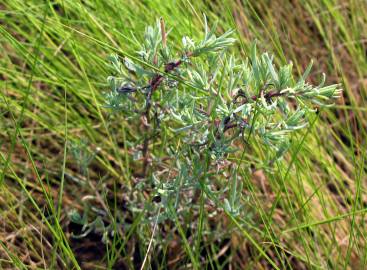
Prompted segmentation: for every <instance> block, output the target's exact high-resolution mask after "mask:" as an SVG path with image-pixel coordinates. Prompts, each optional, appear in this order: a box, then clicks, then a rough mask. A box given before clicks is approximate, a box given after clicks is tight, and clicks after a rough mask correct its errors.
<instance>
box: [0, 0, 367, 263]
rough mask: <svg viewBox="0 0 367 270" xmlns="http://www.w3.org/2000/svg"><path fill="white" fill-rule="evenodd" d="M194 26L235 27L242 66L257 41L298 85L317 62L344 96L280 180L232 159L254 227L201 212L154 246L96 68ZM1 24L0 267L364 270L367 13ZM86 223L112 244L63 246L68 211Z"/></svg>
mask: <svg viewBox="0 0 367 270" xmlns="http://www.w3.org/2000/svg"><path fill="white" fill-rule="evenodd" d="M202 13H205V14H206V15H207V16H208V18H209V20H210V21H211V22H213V21H215V20H218V22H219V26H220V29H221V30H226V29H228V28H234V29H236V30H237V32H236V35H237V37H238V39H239V40H240V41H241V42H239V43H238V45H237V48H236V50H238V53H240V54H242V55H243V56H244V57H245V56H246V55H247V52H248V48H249V44H250V43H251V41H252V40H254V39H257V40H258V44H259V47H260V50H269V51H271V52H272V53H274V54H275V56H276V59H277V60H278V61H279V62H282V63H284V62H287V61H292V62H293V63H294V66H295V67H296V70H297V71H298V72H299V73H301V72H302V70H304V69H305V67H306V65H307V64H308V62H309V61H310V59H314V60H315V65H314V67H315V68H314V70H313V73H312V80H314V82H317V81H318V80H319V79H320V77H321V73H322V72H325V73H326V74H328V75H329V76H328V82H329V83H332V82H342V84H343V88H344V98H343V99H342V100H340V101H339V102H338V104H337V105H336V106H335V108H332V109H328V110H323V111H322V112H321V114H320V115H319V117H318V118H317V120H316V122H315V124H314V125H311V126H310V128H309V129H307V130H306V131H304V132H301V133H300V134H299V136H296V137H295V138H294V144H293V146H292V148H291V149H290V152H289V154H288V155H287V157H286V159H285V161H284V162H283V163H282V166H281V167H279V168H278V169H277V170H274V171H273V172H271V173H270V172H265V171H264V170H262V169H261V168H255V169H254V170H252V171H250V170H248V168H249V167H250V165H251V163H254V162H255V164H256V160H257V159H261V157H262V156H263V155H264V153H263V152H262V149H261V148H260V147H259V148H258V149H257V148H256V147H255V149H254V151H253V153H251V156H248V157H247V158H246V159H245V160H246V161H243V162H241V170H240V177H241V179H242V180H243V182H244V190H243V192H244V194H246V196H247V198H248V200H247V202H244V205H245V207H246V209H248V215H246V216H243V217H240V218H234V217H231V216H228V215H227V214H225V213H224V212H221V211H214V210H213V208H212V206H211V204H210V202H207V203H205V204H201V205H199V209H196V208H193V209H191V210H190V215H189V216H188V217H186V218H183V219H182V218H180V219H177V222H175V223H172V224H170V223H166V224H159V225H158V226H157V227H156V229H155V233H154V235H153V237H152V234H153V230H154V225H155V222H154V221H155V219H154V217H153V218H152V222H147V221H148V219H147V218H146V215H145V213H144V212H140V211H138V210H139V209H142V208H143V205H142V202H143V201H144V198H145V199H148V198H149V197H150V196H151V194H150V193H149V191H146V190H145V191H143V192H142V193H141V194H137V193H139V192H137V191H136V190H135V188H134V187H135V186H136V184H137V179H136V177H134V169H135V167H136V164H135V162H134V161H133V158H132V155H131V153H130V152H129V149H128V146H127V145H126V144H124V142H125V141H126V140H128V139H129V138H131V137H133V136H134V132H135V131H136V129H137V128H138V127H135V126H133V125H129V123H128V122H127V121H125V120H124V119H123V118H122V117H116V116H111V115H109V113H108V112H107V111H106V110H105V109H104V108H102V107H101V104H102V103H103V99H102V93H103V91H106V90H107V85H106V77H107V76H108V75H109V74H110V73H111V70H110V68H109V66H108V64H107V61H106V58H107V56H108V55H109V54H110V53H112V52H117V53H119V54H120V55H123V54H124V53H133V52H134V50H135V49H136V43H135V41H134V39H132V35H133V34H137V35H140V33H142V32H143V30H144V27H145V26H146V24H149V23H150V24H151V23H153V22H154V20H155V19H156V18H159V17H161V16H162V17H164V18H165V21H166V23H167V25H169V26H171V27H173V30H172V32H171V34H170V38H171V40H174V41H177V44H178V43H179V38H180V37H181V36H182V35H184V34H189V35H191V36H194V37H195V36H198V35H200V33H201V32H202V28H203V26H202V23H203V22H202ZM0 22H1V25H0V33H1V35H0V63H1V64H0V78H1V80H0V88H1V91H0V93H1V102H0V113H1V114H0V115H1V121H0V125H1V126H0V165H1V171H0V172H1V173H0V225H1V226H0V269H3V268H4V269H15V268H16V269H111V268H112V269H125V268H127V269H134V268H139V267H140V266H141V264H142V262H143V260H144V258H145V257H146V258H147V263H146V268H147V269H149V267H148V265H151V268H152V269H166V268H169V269H171V268H172V269H186V268H200V269H203V268H209V269H212V268H215V269H267V268H269V269H272V268H279V269H366V268H367V245H366V244H367V241H366V237H367V229H366V228H367V225H366V221H367V217H366V212H367V193H366V189H367V178H366V170H367V166H366V161H365V158H366V143H367V141H366V138H367V137H366V131H365V130H366V123H367V121H366V116H367V113H366V111H367V107H366V94H367V91H366V90H367V61H366V60H367V59H366V54H367V48H366V43H367V34H366V33H367V3H366V1H364V0H344V1H336V0H322V1H318V0H310V1H302V0H301V1H282V0H272V1H245V0H243V1H240V0H233V1H229V0H224V1H192V2H189V1H184V0H182V1H158V0H157V1H155V0H151V1H136V0H134V1H133V0H124V1H118V0H104V1H102V0H99V1H91V0H85V1H79V0H63V1H40V0H38V1H36V0H33V1H31V0H30V1H22V0H3V1H2V2H1V3H0ZM81 140H82V141H84V142H85V143H84V144H83V143H80V141H81ZM73 152H74V154H77V155H79V163H77V162H76V161H75V159H74V158H73V155H72V154H73ZM90 153H95V156H94V158H93V161H92V162H91V163H90V164H89V160H88V158H89V156H90ZM83 162H84V163H83ZM232 162H234V163H238V162H240V161H239V159H236V156H234V157H233V159H232ZM80 168H81V169H82V170H80ZM223 184H224V183H223V182H222V183H221V182H219V183H218V185H223ZM142 198H143V199H142ZM135 203H136V205H134V204H135ZM132 206H133V207H132ZM134 209H135V210H134ZM87 210H88V211H89V213H90V214H89V218H91V217H96V216H102V217H103V223H104V226H105V227H107V226H110V227H109V228H110V229H111V230H112V231H115V233H114V234H113V235H111V234H110V233H109V232H107V234H108V235H109V236H108V239H109V241H107V244H106V243H105V242H103V241H102V240H101V239H102V236H103V235H102V234H103V232H105V231H106V229H105V230H99V229H98V228H100V227H98V226H95V229H94V230H93V231H92V232H91V233H90V234H88V235H87V236H85V237H82V238H75V237H72V235H73V234H77V233H78V232H80V231H81V226H80V225H78V224H77V223H75V222H72V219H70V213H71V211H74V217H75V216H76V214H75V213H76V212H75V211H77V212H78V213H79V214H80V215H82V214H83V213H85V212H86V211H87ZM100 213H103V214H100ZM96 224H97V223H96ZM151 240H152V246H151V249H150V252H148V253H147V249H148V245H149V242H150V241H151Z"/></svg>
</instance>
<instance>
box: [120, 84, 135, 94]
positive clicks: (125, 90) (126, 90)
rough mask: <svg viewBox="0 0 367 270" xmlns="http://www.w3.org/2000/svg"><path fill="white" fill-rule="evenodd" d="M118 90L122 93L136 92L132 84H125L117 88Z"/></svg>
mask: <svg viewBox="0 0 367 270" xmlns="http://www.w3.org/2000/svg"><path fill="white" fill-rule="evenodd" d="M117 92H119V93H122V94H127V93H133V92H136V88H135V87H132V86H130V85H123V86H121V87H120V88H119V89H117Z"/></svg>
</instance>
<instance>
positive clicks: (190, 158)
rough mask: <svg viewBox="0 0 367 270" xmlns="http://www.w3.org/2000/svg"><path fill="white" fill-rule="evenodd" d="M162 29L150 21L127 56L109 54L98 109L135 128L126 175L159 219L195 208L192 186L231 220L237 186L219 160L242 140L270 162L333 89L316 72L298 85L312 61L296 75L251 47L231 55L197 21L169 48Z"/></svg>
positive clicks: (229, 40)
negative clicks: (148, 189) (199, 31)
mask: <svg viewBox="0 0 367 270" xmlns="http://www.w3.org/2000/svg"><path fill="white" fill-rule="evenodd" d="M169 32H170V31H166V29H165V25H164V23H163V20H158V21H157V23H156V24H155V25H154V26H148V27H147V28H146V31H145V35H144V37H143V38H142V39H141V42H140V49H139V51H138V52H137V56H133V57H126V56H125V57H119V56H118V55H112V56H111V57H110V60H111V63H112V67H113V69H114V74H113V76H110V77H108V82H109V84H110V87H111V91H110V92H109V93H108V94H106V103H105V107H107V108H110V109H111V110H113V111H115V112H117V113H118V114H119V115H121V117H122V118H124V119H125V120H126V121H129V123H130V124H131V125H132V126H133V125H134V124H135V126H136V125H140V127H141V129H140V130H141V133H140V136H137V137H136V138H137V139H136V140H135V141H129V142H127V143H129V145H130V147H131V148H132V149H134V150H135V151H136V152H138V153H140V154H139V155H137V156H138V157H140V160H141V161H142V162H141V172H140V173H139V174H138V173H136V174H135V175H137V176H139V177H140V178H144V179H150V180H151V181H150V182H151V183H152V185H153V186H154V190H155V195H156V196H159V198H160V200H161V203H163V205H164V206H165V210H166V211H163V212H162V218H164V217H170V213H171V214H173V213H172V211H176V212H177V211H180V209H184V208H185V207H186V206H188V205H189V204H190V205H192V202H194V203H195V202H196V200H197V196H196V195H195V194H196V193H197V192H195V191H197V190H202V191H204V192H205V193H206V194H207V196H208V197H209V198H210V199H212V200H213V201H214V202H216V203H218V204H219V205H221V207H222V208H224V209H225V210H226V211H228V212H230V213H231V214H233V215H238V214H239V213H240V212H241V201H242V199H243V197H242V195H241V191H242V186H241V181H240V180H239V176H238V175H237V173H236V170H235V169H234V164H232V162H230V160H229V158H228V157H229V156H231V155H236V151H237V150H239V149H242V150H243V149H244V148H245V147H247V149H248V150H247V151H250V149H251V146H250V147H248V146H246V145H247V144H248V143H249V142H250V141H249V138H250V136H252V137H255V138H256V139H255V140H252V141H253V142H256V143H259V142H260V143H261V144H264V145H266V146H267V151H268V152H269V153H268V155H267V156H269V157H270V158H269V160H267V162H268V163H267V164H269V165H271V164H273V163H274V162H275V161H278V160H279V159H281V158H282V157H283V156H284V155H285V153H286V152H287V150H288V148H289V146H290V137H291V135H292V134H293V133H295V132H297V131H298V130H300V129H303V128H305V127H307V126H308V124H309V122H308V119H309V118H310V117H309V116H310V115H311V114H314V113H315V112H316V111H317V109H318V108H320V107H327V106H331V105H332V100H333V99H335V98H338V97H339V96H340V94H341V89H340V88H339V85H337V84H333V85H325V84H324V83H325V76H323V79H322V81H321V83H320V84H319V85H317V86H314V85H312V84H310V83H309V82H307V78H308V76H309V74H310V71H311V67H312V63H311V64H310V65H309V66H308V67H307V69H306V71H305V72H304V74H303V75H302V76H300V77H299V78H296V77H294V75H293V70H292V63H289V64H286V65H283V66H277V65H275V64H274V59H273V56H271V55H270V54H268V53H263V54H261V55H259V54H258V53H257V50H256V46H255V45H253V46H252V49H251V53H250V55H249V57H248V58H243V57H238V56H236V55H235V54H231V51H230V49H231V47H232V46H233V45H234V43H235V42H236V40H235V39H234V38H233V31H227V32H225V33H224V34H222V35H220V36H217V35H216V34H215V32H216V27H215V26H213V27H211V29H209V27H208V25H207V22H206V19H205V33H204V35H203V37H202V39H201V40H198V41H197V40H194V39H192V38H190V37H187V36H184V37H183V38H182V45H181V46H177V44H171V43H169V42H168V39H167V38H168V33H169ZM177 47H180V48H177ZM157 143H158V144H160V146H158V147H153V145H156V144H157ZM162 144H163V145H162ZM237 165H238V164H236V166H237ZM218 177H227V178H229V179H230V181H229V182H228V183H229V185H228V187H224V188H223V189H222V190H220V191H218V192H217V191H216V192H214V191H213V189H212V187H213V186H212V183H213V181H212V180H213V179H216V178H218ZM184 192H185V193H186V195H185V196H182V194H183V193H184ZM187 194H189V195H187Z"/></svg>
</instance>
